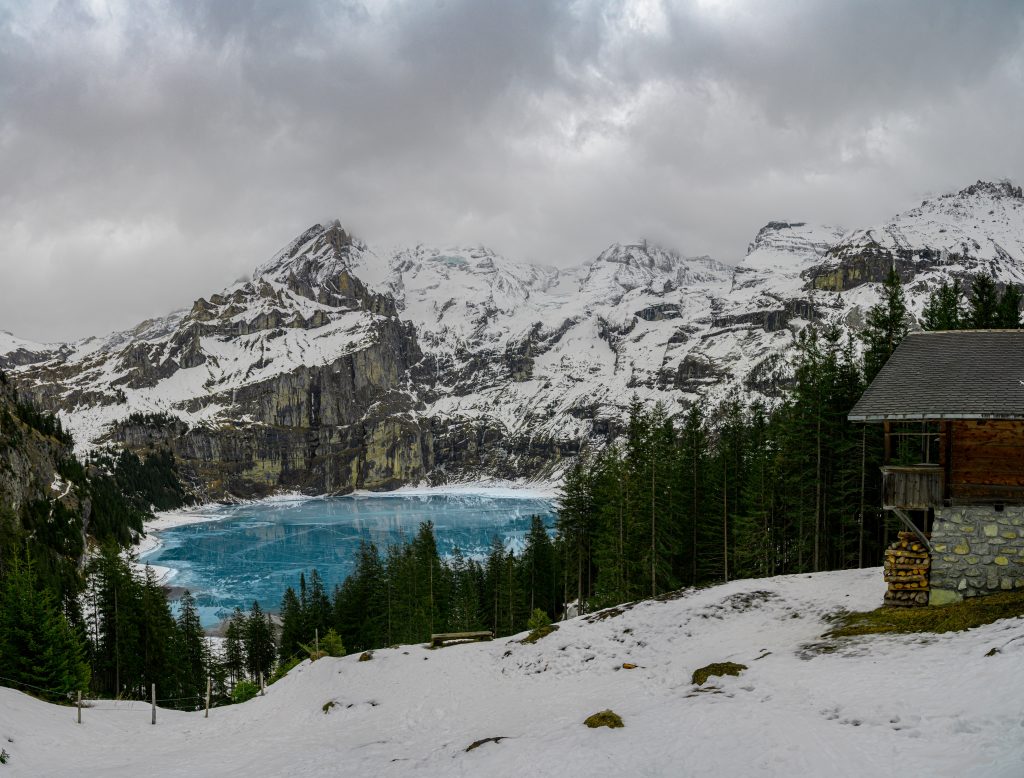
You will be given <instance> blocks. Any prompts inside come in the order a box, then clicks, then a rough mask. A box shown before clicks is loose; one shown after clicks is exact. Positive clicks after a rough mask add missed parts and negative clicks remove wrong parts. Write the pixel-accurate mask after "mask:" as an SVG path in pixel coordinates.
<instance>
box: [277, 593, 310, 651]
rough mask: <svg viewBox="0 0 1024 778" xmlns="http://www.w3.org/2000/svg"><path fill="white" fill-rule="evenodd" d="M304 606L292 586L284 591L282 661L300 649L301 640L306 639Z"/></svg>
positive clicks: (282, 600)
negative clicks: (303, 629)
mask: <svg viewBox="0 0 1024 778" xmlns="http://www.w3.org/2000/svg"><path fill="white" fill-rule="evenodd" d="M303 623H304V619H303V613H302V606H301V605H299V598H298V596H297V595H296V594H295V590H294V589H293V588H292V587H290V586H289V587H288V588H287V589H285V591H284V596H283V597H282V598H281V644H280V645H279V646H278V651H279V655H280V660H281V662H284V661H285V660H286V659H288V658H289V657H290V656H292V655H293V654H295V653H296V652H297V651H298V650H299V642H300V641H301V640H303V639H305V635H303V633H302V628H303Z"/></svg>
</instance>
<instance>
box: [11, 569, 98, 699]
mask: <svg viewBox="0 0 1024 778" xmlns="http://www.w3.org/2000/svg"><path fill="white" fill-rule="evenodd" d="M0 668H2V674H3V675H4V676H5V677H6V678H8V679H10V680H9V681H6V682H5V683H12V684H13V685H14V686H15V688H19V689H21V690H22V691H25V692H27V693H29V694H35V695H41V696H43V697H46V698H48V699H59V698H60V697H62V696H66V695H70V694H71V693H72V692H74V691H82V690H85V688H86V687H87V685H88V683H89V666H88V664H87V663H86V661H85V651H84V646H83V645H82V642H81V639H80V637H79V635H78V634H77V633H76V632H75V630H74V629H73V628H72V627H71V625H70V624H69V623H68V621H67V619H66V618H65V616H64V614H63V613H62V612H61V610H60V608H59V607H58V606H57V603H56V600H55V599H54V596H53V594H52V593H51V592H50V591H49V590H47V589H45V588H42V587H40V586H39V585H38V583H37V581H36V578H35V575H34V574H33V573H32V569H31V563H29V562H22V561H20V560H18V559H17V558H15V559H14V560H13V562H12V564H11V566H10V568H9V569H8V570H7V572H6V574H5V575H4V578H3V581H2V582H0Z"/></svg>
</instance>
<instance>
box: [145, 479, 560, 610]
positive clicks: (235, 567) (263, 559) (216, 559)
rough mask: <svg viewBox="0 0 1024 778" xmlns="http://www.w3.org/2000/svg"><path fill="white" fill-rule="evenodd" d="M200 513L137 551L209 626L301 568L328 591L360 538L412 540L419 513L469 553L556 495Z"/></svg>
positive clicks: (549, 507) (546, 506) (282, 504)
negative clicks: (165, 572)
mask: <svg viewBox="0 0 1024 778" xmlns="http://www.w3.org/2000/svg"><path fill="white" fill-rule="evenodd" d="M194 513H195V515H197V516H202V517H203V523H196V524H184V525H182V526H177V527H172V528H170V529H165V530H160V531H159V532H158V537H159V540H160V543H159V545H158V546H157V547H156V548H155V549H153V550H152V551H149V552H147V553H145V554H144V555H143V556H142V557H141V559H140V561H141V562H143V563H147V562H148V563H149V564H152V565H154V566H160V567H166V568H170V569H171V570H172V571H174V572H173V574H172V577H171V578H170V580H169V581H168V584H169V585H172V586H177V587H182V588H184V589H189V590H190V591H191V592H192V593H193V594H194V595H195V596H196V599H197V601H198V603H199V607H200V613H201V616H202V620H203V624H204V625H205V626H214V625H216V624H217V623H218V622H219V621H220V620H221V619H223V618H224V617H226V616H228V615H230V613H231V611H232V610H233V609H234V607H235V606H236V605H238V606H241V607H242V608H243V609H248V608H249V607H250V606H251V605H252V601H253V600H259V602H260V605H261V606H262V607H263V608H264V609H266V610H272V611H276V610H277V609H278V606H279V605H280V603H281V595H282V594H283V593H284V590H285V588H286V587H288V586H293V587H296V588H298V579H299V573H301V572H303V571H306V572H307V573H308V571H310V570H312V569H313V568H314V567H315V568H317V569H318V570H319V571H320V575H321V576H323V578H324V581H325V582H326V584H327V586H328V590H329V591H333V589H334V586H335V584H339V583H341V582H342V581H343V580H344V579H345V577H346V576H347V575H348V573H349V572H350V571H351V569H352V561H353V558H354V555H355V551H356V549H357V548H358V546H359V541H360V540H361V539H363V538H365V539H367V540H370V541H372V542H374V543H376V544H377V547H378V549H380V550H381V552H382V553H383V552H384V551H385V550H386V549H387V547H388V546H389V545H391V544H393V543H400V542H402V541H403V540H411V539H412V537H413V536H414V535H415V534H416V531H417V529H418V528H419V525H420V523H421V522H424V521H428V520H429V521H433V522H434V534H435V537H436V538H437V546H438V551H439V552H440V553H441V554H442V556H444V555H447V554H450V553H451V552H452V551H453V550H454V549H455V548H456V547H458V548H459V549H461V550H462V552H463V553H464V554H466V555H467V556H477V557H480V556H482V555H484V554H486V552H487V548H488V547H489V546H490V544H491V540H492V538H493V537H494V536H498V537H500V538H501V539H502V540H503V541H504V542H505V544H506V546H511V547H514V548H517V549H518V547H519V546H520V545H521V543H522V542H523V538H524V537H525V535H526V532H527V531H528V530H529V528H530V519H531V517H532V516H533V515H534V514H536V515H539V516H540V517H541V518H543V519H544V523H545V525H547V526H548V527H553V526H554V522H555V513H554V508H553V502H552V500H550V499H545V498H541V497H527V496H523V497H515V496H506V495H504V494H503V495H502V496H493V495H489V494H485V493H481V494H470V493H430V494H422V493H417V494H402V493H390V494H374V495H365V496H364V495H360V496H348V497H325V498H314V499H308V500H296V501H268V502H261V503H252V504H247V505H233V506H211V507H207V508H203V509H199V510H196V511H195V512H194Z"/></svg>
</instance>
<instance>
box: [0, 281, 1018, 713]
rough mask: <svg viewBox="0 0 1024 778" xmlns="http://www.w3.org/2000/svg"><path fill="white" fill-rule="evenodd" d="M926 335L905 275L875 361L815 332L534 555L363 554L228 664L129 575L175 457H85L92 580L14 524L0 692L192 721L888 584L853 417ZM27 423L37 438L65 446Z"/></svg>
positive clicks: (955, 305)
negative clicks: (541, 627) (755, 585)
mask: <svg viewBox="0 0 1024 778" xmlns="http://www.w3.org/2000/svg"><path fill="white" fill-rule="evenodd" d="M1019 307H1020V293H1019V290H1017V289H1016V287H1013V286H1008V287H1006V289H1005V290H1004V291H1003V292H1002V293H999V292H998V290H997V287H996V286H995V284H994V282H992V280H991V279H990V278H988V277H987V276H984V275H982V276H977V277H975V278H974V279H972V283H971V290H970V293H969V295H964V294H963V293H962V292H961V291H960V290H959V287H958V286H957V285H956V284H955V283H947V284H944V285H942V286H941V287H939V288H938V289H937V290H935V292H934V293H933V294H932V296H931V298H930V299H929V301H928V304H927V306H926V307H925V310H924V316H923V325H924V327H925V328H926V329H957V328H960V329H963V328H972V327H1013V328H1019V327H1020V314H1019ZM913 323H914V322H913V317H912V316H911V314H910V313H909V312H908V309H907V306H906V301H905V299H904V296H903V287H902V284H901V283H900V279H899V277H898V275H897V274H896V272H895V270H893V271H891V272H890V273H889V275H888V277H887V278H886V281H885V283H884V284H883V287H882V299H881V300H880V302H879V303H878V304H877V305H875V306H873V307H872V308H871V309H870V310H869V311H868V313H867V317H866V326H865V327H864V329H863V330H862V332H860V333H859V334H858V335H857V336H856V339H859V341H860V343H859V344H858V343H857V342H856V339H855V338H854V336H852V335H850V334H849V333H847V332H844V331H843V330H842V329H840V328H839V327H837V326H830V325H822V324H812V325H809V326H807V327H806V328H804V329H803V330H802V331H801V332H800V334H799V336H798V340H797V347H796V356H795V358H794V360H793V362H792V365H791V376H790V379H789V386H788V392H787V396H786V398H785V399H784V400H783V401H782V402H780V403H779V404H778V405H776V406H774V407H768V406H766V405H764V404H762V403H758V402H754V403H747V402H744V401H743V400H742V399H741V397H740V396H738V395H736V394H733V395H730V396H727V397H726V398H725V399H724V400H722V401H721V402H719V403H717V404H714V405H712V404H709V403H706V402H703V401H697V402H693V403H691V404H690V405H689V407H688V408H687V409H686V411H685V412H684V413H682V414H681V415H680V416H677V417H672V416H670V415H669V414H668V413H667V411H666V409H665V408H664V407H662V406H654V407H645V406H643V405H642V404H641V403H640V402H639V401H634V402H633V403H632V405H631V407H630V409H629V414H628V422H627V424H626V427H625V429H624V432H623V434H622V435H621V437H620V440H619V441H618V442H616V443H614V444H612V445H609V446H607V447H605V448H603V449H600V450H591V451H584V452H583V453H582V454H581V456H580V457H579V458H578V459H577V461H576V462H575V464H574V465H573V467H572V468H571V470H570V471H569V472H568V473H567V474H566V476H565V479H564V483H563V488H562V493H561V495H560V498H559V511H558V518H557V522H556V525H555V526H554V527H553V528H550V527H546V526H545V525H544V523H543V521H542V520H541V519H540V518H539V517H534V518H533V521H532V523H531V528H530V531H529V533H528V534H527V537H526V542H525V544H524V547H523V550H522V552H521V553H519V554H515V553H513V552H512V551H510V550H509V549H507V548H506V547H505V545H504V544H503V542H502V541H501V539H499V538H495V539H494V541H493V542H492V545H491V547H490V549H489V551H488V553H487V555H486V557H485V558H483V559H473V558H469V557H467V556H465V555H464V554H463V553H461V552H459V551H458V550H456V551H455V552H454V553H453V554H452V555H450V556H449V557H447V558H443V557H441V555H440V554H439V553H438V550H437V545H436V542H435V538H434V533H433V525H432V524H431V523H430V522H426V523H424V524H422V525H421V526H420V528H419V530H418V532H417V534H416V535H415V537H414V538H413V539H412V540H411V541H410V542H409V543H406V544H399V545H394V546H390V547H388V548H386V549H383V550H382V549H379V548H377V547H376V546H375V545H374V544H372V543H369V542H363V543H362V544H361V545H360V547H359V549H358V551H357V554H356V559H355V563H354V569H353V572H352V573H351V575H349V576H348V577H347V578H346V579H345V581H344V582H342V583H341V584H339V585H337V586H335V587H334V588H333V590H331V591H330V592H329V591H328V589H327V586H326V584H325V582H324V581H323V580H322V578H321V577H320V575H319V573H318V572H317V571H316V570H313V571H312V572H311V574H310V576H309V579H308V580H307V578H306V576H305V575H302V576H301V577H300V579H299V581H298V582H297V588H288V589H287V590H286V591H285V593H284V596H283V598H282V601H281V605H280V616H279V619H280V621H279V624H278V623H275V621H274V619H273V618H272V617H271V616H270V615H268V614H267V613H265V612H264V611H263V609H262V608H261V607H260V605H259V603H253V605H252V607H251V609H250V610H249V612H248V613H243V612H242V611H241V610H236V612H235V613H234V614H233V616H232V617H231V618H230V619H229V621H228V623H227V633H226V639H225V650H224V652H223V654H222V655H220V656H213V655H212V654H211V653H210V651H209V649H208V647H207V643H206V641H205V639H204V638H203V631H202V629H201V626H200V623H199V617H198V613H197V609H196V605H195V601H194V599H192V598H191V595H188V594H187V593H186V594H185V595H184V596H183V597H182V598H181V601H180V603H179V605H178V612H177V615H176V616H175V615H173V613H172V610H171V608H170V605H169V604H168V601H167V596H166V593H165V591H164V590H163V589H162V588H161V587H160V586H159V584H158V582H157V581H156V580H155V579H154V578H153V576H152V572H151V571H147V572H145V573H144V574H140V573H137V572H135V571H133V570H132V568H131V567H130V566H129V565H128V564H127V562H125V560H124V559H123V558H122V557H121V556H120V554H119V549H120V547H122V546H124V545H126V544H127V543H128V542H130V540H131V537H132V532H133V531H138V530H140V529H141V520H142V518H143V517H144V516H145V515H147V514H148V511H149V506H152V505H156V506H158V507H173V506H174V505H175V504H176V503H179V504H180V501H183V500H184V499H186V497H185V493H184V491H183V490H182V489H181V487H180V483H179V482H178V480H177V478H176V474H175V472H174V461H173V456H171V455H170V453H169V452H167V453H156V452H154V453H153V454H151V455H149V456H147V457H145V458H142V459H139V458H138V457H135V456H134V455H130V454H127V453H122V454H119V455H116V456H115V455H113V454H101V455H99V456H98V457H97V458H95V459H93V460H92V461H90V462H88V463H87V464H86V465H81V464H78V463H77V461H74V460H72V459H70V458H69V459H68V460H67V461H66V462H64V463H62V464H61V470H60V472H61V474H62V476H63V477H65V478H67V479H68V480H70V481H73V482H75V483H80V484H82V488H83V489H86V490H88V491H87V492H86V493H87V494H89V495H90V496H91V498H92V499H93V501H94V514H95V518H94V522H93V524H92V525H91V528H90V532H91V533H92V534H93V537H94V539H95V540H96V541H97V542H100V543H102V544H103V545H104V549H105V550H103V552H102V553H100V554H99V555H98V556H96V557H95V558H94V559H93V560H92V561H91V562H90V564H88V565H87V566H85V567H84V568H83V569H82V570H81V571H77V568H76V567H74V566H71V571H70V572H69V566H68V565H67V564H64V565H62V566H61V565H57V566H55V565H54V564H53V563H52V560H53V559H59V560H65V562H66V561H68V560H76V561H77V560H78V559H80V558H81V556H82V551H84V549H83V547H82V542H81V537H80V534H79V535H78V539H77V540H76V538H75V537H72V536H73V535H74V534H75V533H68V532H67V531H66V527H64V524H66V523H67V524H69V526H75V525H74V522H73V521H71V522H62V521H56V522H54V521H52V518H53V517H54V516H58V513H59V511H60V510H62V508H60V507H59V505H60V504H59V503H55V504H47V505H36V506H34V507H32V506H29V507H27V508H26V509H25V511H24V513H23V515H22V516H21V517H16V518H18V519H19V520H18V521H16V520H14V519H15V517H12V516H11V514H10V512H9V511H8V512H7V513H5V512H4V511H3V510H0V667H2V668H4V672H2V673H0V675H4V676H5V677H6V678H8V679H10V678H11V677H14V678H15V679H17V680H20V681H21V682H22V683H24V684H30V685H33V686H35V687H40V688H54V689H59V690H63V691H65V692H70V691H72V690H75V689H84V688H88V689H90V690H91V691H92V692H93V693H94V694H98V695H103V696H116V697H144V696H145V694H146V690H147V689H148V688H149V684H152V683H157V685H158V688H159V689H161V690H167V691H166V694H167V696H168V698H169V699H170V704H175V703H179V704H180V705H182V706H184V707H188V706H189V705H195V704H197V701H198V700H199V698H201V697H202V695H203V693H204V691H205V683H206V679H207V678H208V677H211V678H213V679H214V690H215V691H214V693H215V695H216V696H219V697H221V698H224V699H228V698H229V697H230V696H231V694H232V690H235V692H236V694H235V695H234V696H235V699H238V698H239V695H238V694H237V691H238V690H239V689H242V690H244V691H245V693H246V694H251V693H254V689H255V687H254V681H256V680H257V679H258V678H260V677H263V678H270V679H271V680H272V679H273V678H274V677H275V675H274V673H275V668H276V673H277V674H278V675H279V674H280V673H281V672H282V671H284V670H286V669H287V668H288V667H290V666H292V665H293V664H294V663H295V662H296V661H298V659H299V658H301V657H303V656H310V655H319V654H318V653H317V652H319V653H320V654H322V653H329V654H341V653H344V651H345V650H346V648H347V649H349V650H353V651H366V650H370V649H373V648H378V647H381V646H388V645H394V644H401V643H415V642H424V641H426V640H428V639H429V638H430V635H431V634H432V633H437V632H451V631H469V630H481V629H482V630H490V631H492V632H493V633H494V634H495V635H496V636H501V635H509V634H514V633H517V632H520V631H522V630H524V629H526V628H527V627H528V626H532V624H533V623H537V619H538V618H541V619H552V620H555V619H558V618H560V617H561V616H562V615H564V614H566V613H567V612H582V611H588V610H593V609H595V608H600V607H606V606H610V605H615V604H618V603H622V602H626V601H630V600H634V599H638V598H642V597H651V596H658V595H660V594H663V593H665V592H668V591H672V590H674V589H678V588H680V587H683V586H702V585H706V584H711V583H715V582H720V581H729V580H732V579H735V578H740V577H755V576H770V575H778V574H784V573H804V572H813V571H819V570H827V569H836V568H845V567H858V566H865V565H874V564H877V563H878V561H879V559H880V558H881V553H882V550H883V548H884V547H885V545H886V544H887V542H888V540H889V539H890V538H889V535H890V534H891V532H892V530H893V529H894V528H893V527H891V526H890V525H889V524H888V523H887V520H886V517H885V515H884V514H883V512H882V511H881V510H880V509H879V507H878V506H879V503H880V499H879V491H880V478H879V475H878V473H879V468H878V466H879V464H881V462H880V459H881V448H882V446H881V440H880V432H879V430H877V429H876V428H873V427H870V426H866V425H865V426H856V425H853V424H850V423H849V422H848V421H847V419H846V415H847V413H848V412H849V410H850V409H851V408H852V407H853V405H854V404H855V402H856V401H857V399H858V398H859V397H860V395H861V393H862V392H863V390H864V388H865V386H866V385H867V383H868V382H870V381H871V380H872V379H873V378H874V376H875V375H876V374H877V373H878V371H879V370H880V369H881V367H882V365H883V364H884V363H885V361H886V360H887V359H888V358H889V356H890V355H891V354H892V351H893V350H894V349H895V348H896V346H897V345H898V344H899V342H900V341H901V340H902V339H903V337H904V336H905V335H906V334H907V331H908V329H909V327H910V326H911V325H912V324H913ZM858 345H859V346H860V347H858ZM17 413H18V416H19V418H20V417H21V415H22V411H21V410H18V411H17ZM29 418H30V419H31V420H32V422H33V424H34V425H35V426H34V427H33V428H34V429H37V428H38V429H47V430H50V431H51V432H50V433H48V434H53V435H63V434H64V433H63V430H61V429H60V428H59V426H58V425H57V424H56V423H55V422H51V421H46V420H45V419H43V420H42V421H41V420H40V418H37V417H36V416H33V415H32V414H29ZM15 442H16V441H15ZM7 445H8V446H10V445H14V442H12V441H8V442H7ZM87 471H88V472H87ZM59 518H68V517H59ZM72 518H73V517H72ZM78 526H79V528H80V525H78ZM552 530H553V532H552ZM48 533H49V534H48ZM55 567H56V568H59V574H57V573H55V572H54V569H55ZM0 683H4V681H0ZM163 694H164V692H161V696H163ZM242 696H244V695H242Z"/></svg>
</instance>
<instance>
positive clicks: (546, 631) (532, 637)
mask: <svg viewBox="0 0 1024 778" xmlns="http://www.w3.org/2000/svg"><path fill="white" fill-rule="evenodd" d="M557 631H558V625H557V624H548V625H547V626H544V627H538V628H537V629H535V630H534V631H533V632H531V633H530V634H529V635H527V636H526V637H525V638H523V639H522V640H521V641H520V642H521V643H536V642H537V641H538V640H540V639H541V638H543V637H547V636H548V635H550V634H551V633H552V632H557Z"/></svg>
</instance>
